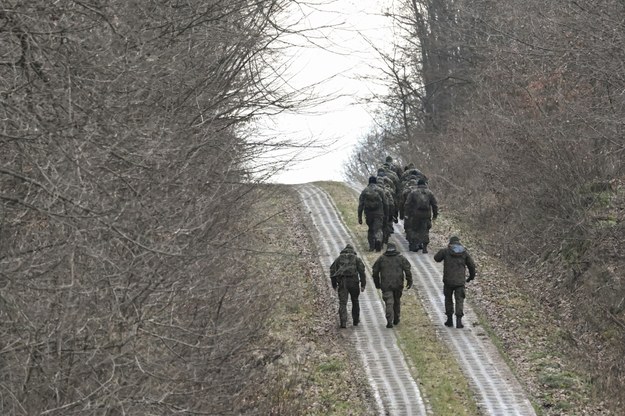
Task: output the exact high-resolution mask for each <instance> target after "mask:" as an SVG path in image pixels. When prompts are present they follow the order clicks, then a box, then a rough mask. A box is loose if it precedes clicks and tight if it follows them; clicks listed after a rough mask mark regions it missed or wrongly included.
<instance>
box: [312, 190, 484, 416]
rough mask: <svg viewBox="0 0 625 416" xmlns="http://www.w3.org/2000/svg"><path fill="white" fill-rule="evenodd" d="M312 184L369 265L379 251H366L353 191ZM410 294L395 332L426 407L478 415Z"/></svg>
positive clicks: (445, 414)
mask: <svg viewBox="0 0 625 416" xmlns="http://www.w3.org/2000/svg"><path fill="white" fill-rule="evenodd" d="M315 185H318V186H320V187H321V188H323V189H324V190H326V191H327V192H328V193H329V194H330V195H331V197H332V199H333V200H334V203H335V205H336V206H337V208H338V210H339V212H340V214H341V216H342V218H343V221H344V223H345V224H346V225H347V227H348V228H349V229H350V230H351V232H352V233H353V234H354V236H355V237H356V244H357V245H358V251H359V252H360V254H362V256H363V257H364V258H365V259H366V260H367V262H368V263H369V264H373V262H374V261H375V259H376V258H377V257H378V256H379V255H380V254H379V253H370V252H368V251H366V247H367V237H366V235H367V229H366V227H365V226H364V225H359V224H358V215H357V206H358V199H357V196H356V194H355V193H354V192H352V190H350V189H349V188H347V186H346V185H344V184H343V183H339V182H319V183H315ZM369 283H373V282H369ZM406 295H410V296H406ZM412 295H413V293H412V292H405V293H404V297H403V298H402V299H403V303H402V318H403V319H402V322H401V324H400V325H399V326H397V327H396V328H395V331H396V333H397V335H398V339H399V342H400V347H401V348H402V350H403V351H404V354H405V356H406V357H407V360H408V362H409V364H410V366H411V370H412V372H413V375H414V376H415V378H416V379H417V380H418V382H419V387H420V389H421V391H422V394H423V395H424V396H425V399H426V401H427V403H428V406H429V407H430V408H431V410H432V413H433V414H435V415H441V416H456V415H478V414H479V411H478V408H477V405H476V403H475V400H474V398H473V395H472V393H471V390H470V388H469V384H468V381H467V379H466V378H465V377H464V375H463V374H462V371H461V369H460V367H459V365H458V362H457V360H456V359H455V358H454V356H453V355H452V353H451V352H450V350H449V348H448V347H447V346H446V345H444V344H443V343H442V342H441V340H440V339H439V338H438V336H437V334H436V330H435V327H434V325H433V323H432V322H431V321H430V319H429V318H428V316H427V314H426V312H425V310H424V309H423V307H422V305H421V302H420V301H419V299H417V297H416V296H412Z"/></svg>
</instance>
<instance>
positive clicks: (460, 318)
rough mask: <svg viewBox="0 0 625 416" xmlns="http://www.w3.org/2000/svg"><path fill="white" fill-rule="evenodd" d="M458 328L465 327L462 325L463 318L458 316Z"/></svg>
mask: <svg viewBox="0 0 625 416" xmlns="http://www.w3.org/2000/svg"><path fill="white" fill-rule="evenodd" d="M456 328H464V325H462V316H456Z"/></svg>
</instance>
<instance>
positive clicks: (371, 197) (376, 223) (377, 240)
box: [358, 176, 388, 251]
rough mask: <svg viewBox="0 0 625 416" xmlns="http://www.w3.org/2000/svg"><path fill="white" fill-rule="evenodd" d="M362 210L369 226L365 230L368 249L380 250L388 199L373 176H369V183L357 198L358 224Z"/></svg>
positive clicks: (360, 220)
mask: <svg viewBox="0 0 625 416" xmlns="http://www.w3.org/2000/svg"><path fill="white" fill-rule="evenodd" d="M363 212H364V214H365V220H366V222H367V226H368V227H369V230H368V231H367V240H368V241H369V251H373V250H375V251H381V250H382V240H383V238H384V235H383V226H384V219H385V218H388V201H387V200H386V195H385V194H384V191H383V190H382V188H381V187H380V186H378V185H377V178H376V177H375V176H371V177H369V184H368V185H367V186H366V187H365V189H363V190H362V192H361V193H360V197H359V198H358V224H362V214H363Z"/></svg>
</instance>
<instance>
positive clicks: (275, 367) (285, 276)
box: [241, 185, 375, 415]
mask: <svg viewBox="0 0 625 416" xmlns="http://www.w3.org/2000/svg"><path fill="white" fill-rule="evenodd" d="M263 196H264V198H263V199H264V200H263V201H262V202H261V203H260V206H259V208H260V209H258V210H257V211H256V214H254V215H255V217H254V218H252V219H251V221H252V223H262V224H263V225H258V226H257V227H256V230H257V231H256V232H255V237H254V239H255V240H256V241H257V247H258V253H257V254H256V255H255V257H254V258H255V260H254V262H255V267H257V270H258V284H262V285H266V284H269V285H272V286H274V287H275V290H274V294H275V310H274V313H273V319H272V320H271V323H270V325H269V328H268V332H267V334H266V336H265V337H263V338H262V339H261V340H260V342H259V343H258V350H257V366H258V367H259V371H262V372H264V376H263V377H264V381H263V383H262V384H261V385H259V386H257V388H256V389H252V390H250V391H248V392H246V395H245V397H244V398H242V400H241V403H242V405H243V406H242V411H243V412H244V413H258V414H270V415H294V414H301V415H304V414H305V415H369V414H374V413H375V410H374V404H373V402H371V401H370V397H372V394H371V393H370V392H369V390H368V389H369V387H368V384H367V378H366V376H365V374H364V372H363V370H362V369H361V366H360V363H359V359H358V356H357V354H356V351H355V349H354V348H353V346H352V345H351V343H350V342H349V340H348V339H347V338H346V337H344V336H343V334H341V333H340V332H339V330H338V325H337V305H338V303H337V300H336V295H335V294H334V292H333V291H332V290H331V287H330V286H329V282H327V281H326V277H325V274H324V271H323V269H322V268H321V265H320V263H319V261H318V255H317V253H316V251H315V249H314V247H315V245H314V241H313V239H312V237H311V235H310V230H309V229H308V228H307V226H306V218H308V214H307V213H306V212H304V211H303V208H302V206H301V204H300V203H299V199H298V196H297V193H296V190H295V189H294V188H293V187H288V186H283V185H271V186H267V187H266V189H264V190H263Z"/></svg>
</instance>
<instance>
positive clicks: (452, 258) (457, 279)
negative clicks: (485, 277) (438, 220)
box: [434, 236, 475, 328]
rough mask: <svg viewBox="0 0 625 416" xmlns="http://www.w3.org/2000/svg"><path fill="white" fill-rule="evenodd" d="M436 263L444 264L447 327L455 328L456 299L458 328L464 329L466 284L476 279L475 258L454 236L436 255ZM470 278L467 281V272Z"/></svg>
mask: <svg viewBox="0 0 625 416" xmlns="http://www.w3.org/2000/svg"><path fill="white" fill-rule="evenodd" d="M434 261H436V262H439V263H440V262H441V261H442V262H443V294H444V295H445V314H446V315H447V321H445V325H446V326H453V325H454V323H453V320H452V317H453V315H454V299H455V301H456V328H464V325H462V317H463V316H464V298H465V290H464V285H465V283H468V282H470V281H471V280H473V279H475V263H474V262H473V258H471V255H470V254H469V252H468V251H467V250H466V248H465V247H464V246H463V245H462V244H460V239H459V238H458V237H456V236H453V237H451V238H450V239H449V245H448V246H447V247H446V248H442V249H440V250H439V251H438V253H436V254H435V255H434ZM467 269H468V270H469V277H468V278H467V280H466V281H465V280H464V279H465V276H466V270H467Z"/></svg>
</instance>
